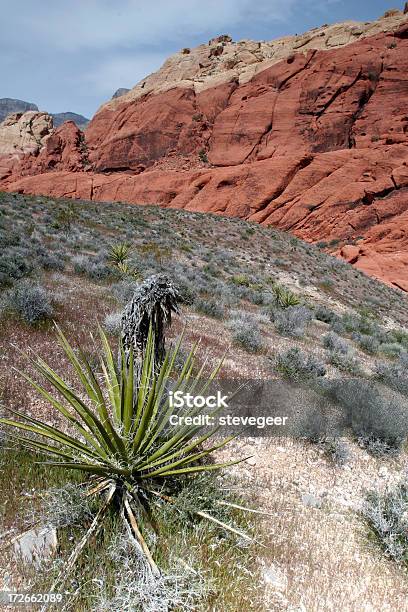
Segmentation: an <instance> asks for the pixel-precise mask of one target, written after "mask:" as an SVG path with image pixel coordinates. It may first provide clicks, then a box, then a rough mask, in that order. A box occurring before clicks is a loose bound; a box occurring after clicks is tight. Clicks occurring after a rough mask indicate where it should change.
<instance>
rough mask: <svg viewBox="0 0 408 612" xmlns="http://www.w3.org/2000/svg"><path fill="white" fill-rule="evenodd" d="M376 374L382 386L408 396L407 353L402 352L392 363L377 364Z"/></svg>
mask: <svg viewBox="0 0 408 612" xmlns="http://www.w3.org/2000/svg"><path fill="white" fill-rule="evenodd" d="M376 374H377V377H378V379H379V380H381V381H382V382H383V383H384V384H386V385H388V386H389V387H391V389H395V390H396V391H399V393H403V394H404V395H408V353H406V352H403V353H401V355H400V356H399V358H398V360H397V361H396V362H394V363H391V364H388V363H383V362H380V363H377V365H376Z"/></svg>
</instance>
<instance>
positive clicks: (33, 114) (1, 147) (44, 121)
mask: <svg viewBox="0 0 408 612" xmlns="http://www.w3.org/2000/svg"><path fill="white" fill-rule="evenodd" d="M52 128H53V123H52V117H51V116H50V115H49V114H48V113H41V112H37V111H27V112H25V113H13V114H11V115H9V116H8V117H7V118H6V119H5V120H4V121H3V122H2V123H0V156H5V155H14V154H21V153H30V154H36V153H37V152H38V151H39V150H40V149H41V148H42V147H43V146H44V144H45V142H46V140H47V138H48V136H49V135H50V133H51V131H52Z"/></svg>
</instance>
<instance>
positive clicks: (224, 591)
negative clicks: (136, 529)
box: [0, 193, 408, 612]
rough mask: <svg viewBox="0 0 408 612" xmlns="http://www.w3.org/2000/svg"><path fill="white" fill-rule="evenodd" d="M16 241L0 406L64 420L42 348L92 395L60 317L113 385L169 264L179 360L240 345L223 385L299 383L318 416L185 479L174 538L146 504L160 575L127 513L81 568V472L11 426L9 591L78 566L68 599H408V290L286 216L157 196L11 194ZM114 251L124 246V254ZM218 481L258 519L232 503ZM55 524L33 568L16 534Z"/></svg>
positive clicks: (41, 586)
mask: <svg viewBox="0 0 408 612" xmlns="http://www.w3.org/2000/svg"><path fill="white" fill-rule="evenodd" d="M0 241H1V243H0V244H1V253H0V290H1V292H0V353H1V363H2V367H1V370H0V417H2V416H5V415H7V416H10V414H13V413H11V412H10V411H12V410H16V411H19V412H20V413H21V412H24V413H25V414H27V415H29V418H30V419H34V420H37V422H38V421H45V422H46V423H47V424H48V426H52V427H64V419H63V415H62V414H61V413H59V412H58V410H56V409H55V406H52V405H51V404H50V402H49V396H47V395H45V396H44V395H41V394H40V393H39V389H38V388H32V387H31V386H30V384H29V381H28V380H27V379H24V378H23V377H22V374H21V371H23V372H25V373H26V374H28V375H29V376H33V375H34V376H35V374H34V368H33V365H34V361H27V359H26V355H25V353H26V351H29V354H30V355H31V357H32V358H33V359H35V355H36V354H38V356H39V357H40V358H42V359H45V360H46V361H47V362H48V363H49V364H50V365H51V367H52V368H54V369H55V370H56V371H57V372H58V373H59V375H60V376H62V377H63V378H64V379H65V380H67V381H68V382H69V385H70V386H72V388H74V389H75V388H76V386H77V384H78V381H77V377H76V372H75V369H74V368H71V367H70V364H69V359H68V358H67V355H66V354H65V353H64V351H63V350H62V348H61V346H59V345H58V343H57V339H56V333H55V328H54V325H53V321H56V322H57V323H58V325H59V326H60V328H61V329H63V331H64V333H65V334H66V337H67V338H68V339H69V341H70V342H73V343H75V346H77V345H79V346H81V347H82V351H83V355H84V356H86V359H87V362H88V363H89V365H90V368H91V369H92V372H93V373H94V375H95V377H96V378H97V379H98V380H101V379H102V378H103V372H102V370H101V363H100V361H99V357H100V352H99V351H100V349H99V344H98V340H97V338H98V324H99V325H101V327H102V328H103V330H105V332H106V334H107V337H108V339H109V342H111V343H112V346H114V343H115V342H116V340H117V338H118V334H119V332H120V326H121V314H122V311H123V308H124V306H125V304H126V303H127V302H128V301H129V300H130V299H131V298H132V296H133V295H134V293H135V291H136V289H137V287H138V286H140V283H141V282H143V281H145V280H146V279H147V278H151V276H152V275H157V274H165V275H167V276H168V277H169V278H171V280H172V282H174V284H175V286H177V288H178V291H179V293H180V308H181V311H180V313H179V314H178V315H176V316H175V317H174V318H173V323H172V326H171V328H170V330H169V332H168V338H167V341H168V346H170V344H171V342H172V341H173V340H174V339H175V338H177V337H179V335H180V333H181V331H182V330H183V328H184V327H185V335H184V339H183V343H182V352H181V355H180V361H179V362H178V363H177V364H176V369H177V371H178V372H179V371H180V368H181V367H182V364H183V360H184V359H185V356H186V355H188V351H189V349H190V348H191V346H192V345H193V344H194V343H195V342H196V341H198V340H199V341H200V344H199V348H198V365H199V367H201V365H203V364H207V365H206V366H205V368H207V369H208V368H209V369H211V368H212V366H213V365H214V364H216V363H217V361H218V359H219V358H220V357H222V356H223V355H224V353H225V351H227V353H226V358H225V361H224V365H223V367H222V370H221V373H220V377H221V380H222V379H231V380H232V379H234V380H237V381H238V380H239V381H242V380H246V379H253V380H256V381H257V383H258V384H259V382H260V381H263V380H265V381H268V380H271V381H274V382H275V383H276V384H279V385H281V384H285V385H287V387H286V389H287V390H288V393H292V391H290V390H291V389H292V390H293V393H294V395H288V396H287V399H286V401H285V403H284V406H283V408H284V409H285V410H292V409H293V406H292V400H293V399H294V398H296V397H297V395H296V393H297V392H298V391H296V390H299V389H300V390H301V396H300V397H301V403H300V404H299V410H300V415H301V417H302V419H304V422H305V424H307V425H308V427H307V428H306V427H305V428H304V429H303V430H302V436H299V437H297V436H281V437H274V436H272V437H269V436H265V437H257V436H255V437H251V436H248V435H246V434H245V435H241V436H239V437H238V438H237V439H235V440H234V441H232V442H231V443H230V444H229V445H228V446H227V447H225V448H224V449H221V450H218V451H217V460H222V461H230V460H239V459H240V460H243V461H242V462H241V463H238V464H237V465H233V466H231V467H229V468H228V469H227V470H225V472H224V474H223V476H222V477H216V478H215V480H214V479H210V480H208V479H207V480H201V479H200V478H196V479H194V480H193V481H192V483H191V484H188V482H187V485H186V486H185V485H183V488H181V489H176V491H175V492H174V491H173V493H172V494H173V495H174V496H175V497H174V504H175V509H174V510H172V509H171V508H166V507H165V506H164V505H163V503H159V502H160V499H159V500H157V499H156V500H153V502H154V503H153V504H152V513H153V518H151V516H150V515H149V517H150V520H151V522H152V525H153V526H154V528H155V530H156V531H157V533H158V534H159V535H160V538H159V539H156V538H155V537H154V530H153V528H152V526H151V525H150V522H149V521H148V520H147V519H146V517H145V516H144V514H143V510H142V509H141V508H139V510H138V513H137V517H138V520H140V521H141V523H140V524H141V525H142V526H143V530H144V532H145V533H146V534H147V535H146V538H147V541H148V544H149V546H150V548H151V550H152V553H153V555H154V558H155V559H156V560H158V562H160V565H161V568H162V579H160V580H161V581H160V580H158V579H157V578H156V579H155V580H153V579H152V578H149V577H148V576H147V577H146V572H145V573H143V572H142V570H141V567H140V565H137V564H136V565H135V563H136V561H135V557H134V552H135V551H134V549H129V546H130V544H129V540H126V537H125V536H126V533H123V530H122V529H121V527H120V524H118V523H117V522H115V521H114V520H113V519H112V521H111V522H110V523H109V524H108V525H106V526H105V528H104V531H103V533H102V534H101V535H100V536H98V537H95V538H93V539H91V540H90V542H89V543H88V544H87V546H86V547H85V549H84V552H83V554H82V556H81V558H80V559H79V562H78V563H77V565H76V566H75V567H74V568H73V569H72V571H71V572H65V570H66V567H67V563H68V558H69V555H70V554H71V552H72V548H73V545H74V542H75V541H77V542H78V541H80V540H81V538H82V537H83V536H84V534H85V533H86V530H87V529H88V527H89V525H90V523H91V520H92V519H93V517H94V516H95V515H96V508H95V505H92V504H91V502H90V501H89V502H88V501H87V499H88V498H85V499H83V497H81V493H82V492H83V491H84V485H83V484H82V481H83V477H82V475H81V474H79V475H78V473H77V472H74V471H72V470H71V471H68V472H67V471H66V470H62V468H55V467H53V468H50V467H49V466H42V465H38V463H37V460H39V459H43V457H42V455H41V452H40V451H41V448H40V449H39V453H40V454H39V455H38V456H37V455H34V456H33V455H32V454H31V453H30V452H29V451H28V450H27V448H26V447H25V445H24V444H23V445H22V446H21V445H15V441H14V437H13V436H12V435H10V434H11V432H10V429H9V428H6V427H5V426H4V427H2V437H1V438H0V466H1V470H0V490H1V491H2V499H3V500H6V501H5V503H4V504H2V505H1V506H0V534H1V538H2V540H1V541H2V562H1V563H0V585H1V588H2V589H3V590H10V591H21V590H23V591H24V592H26V591H27V590H28V592H30V593H33V592H49V591H50V588H51V584H52V583H53V581H54V580H55V579H56V577H57V576H58V575H59V574H60V572H61V569H62V570H63V572H64V577H65V578H66V583H65V585H64V597H65V599H64V604H65V609H67V610H84V611H85V610H86V611H88V610H89V611H91V610H92V611H95V612H96V611H97V612H101V610H106V611H108V610H132V611H133V610H140V609H143V610H145V611H147V610H149V611H153V610H159V609H160V610H170V609H174V607H175V606H177V607H178V609H182V610H200V611H201V610H202V611H203V612H207V611H209V610H214V609H216V610H228V611H231V612H234V611H238V610H242V609H247V610H252V611H254V612H258V611H260V610H268V611H276V612H281V611H288V612H289V611H290V610H292V611H293V610H307V611H309V610H310V611H314V610H334V609H345V610H350V611H353V612H354V611H356V612H360V611H361V610H363V609H364V610H366V609H369V610H375V611H377V610H378V612H379V611H380V610H381V611H383V610H390V611H391V610H392V611H394V610H401V611H402V610H405V609H406V601H407V594H408V582H407V573H406V555H407V550H408V539H407V535H406V522H405V521H406V514H407V511H408V496H407V487H406V472H405V469H406V460H407V454H406V433H407V431H408V428H406V427H405V426H404V424H403V420H401V414H402V413H403V412H404V411H405V414H406V413H407V410H408V406H407V401H408V400H407V394H408V387H407V380H408V377H407V371H408V369H407V368H408V359H407V355H408V332H407V325H408V308H407V297H406V295H405V294H403V293H402V292H401V291H399V290H396V289H393V288H390V287H387V286H386V285H384V284H383V283H380V282H377V281H376V280H374V279H372V278H370V277H368V276H366V275H365V274H363V273H362V272H360V271H358V270H356V269H355V268H353V267H352V266H351V265H349V264H348V263H346V262H344V261H341V260H338V259H335V258H332V257H330V256H328V255H327V254H326V253H324V252H323V251H322V250H321V248H319V247H318V246H316V245H310V244H308V243H306V242H304V241H302V240H299V239H297V238H295V237H293V236H290V234H288V233H285V232H282V231H280V230H276V229H274V228H272V227H265V226H260V225H258V224H256V223H248V222H246V221H243V220H240V219H234V218H223V217H220V216H218V215H212V214H202V213H195V212H190V211H181V210H171V209H167V210H162V209H161V208H160V207H157V206H156V207H155V206H130V205H126V204H122V203H120V202H113V203H98V204H96V203H94V202H91V201H76V202H72V201H70V200H68V199H62V200H60V199H57V198H47V197H31V196H24V195H18V194H10V193H2V194H0ZM114 252H116V253H120V252H122V253H124V256H123V260H124V261H122V265H120V266H117V265H115V264H114V262H113V259H112V253H114ZM76 352H77V349H76ZM78 354H79V353H78ZM205 371H207V370H205ZM49 380H50V379H49ZM47 388H49V387H47ZM81 397H83V395H81ZM322 399H323V400H324V402H323V404H322ZM333 400H335V401H336V405H338V406H339V407H341V409H342V410H345V412H346V414H349V415H351V416H352V418H351V419H350V418H349V421H348V427H347V430H344V429H343V430H342V432H341V435H335V434H334V433H333V432H331V429H330V428H331V425H332V422H331V421H330V419H328V418H327V412H326V405H327V403H328V402H332V401H333ZM317 417H319V418H317ZM19 418H21V417H19ZM32 422H35V421H32ZM63 431H64V432H65V433H69V432H70V428H69V427H68V428H67V429H65V428H64V429H63ZM31 439H32V438H30V434H29V433H28V438H26V444H27V443H28V441H29V440H31ZM80 439H82V438H80ZM90 482H91V484H92V483H93V484H92V486H94V485H95V481H93V480H92V478H91V481H90ZM163 486H164V484H163V483H159V488H158V491H163V488H162V487H163ZM165 490H167V489H165ZM220 491H221V492H222V495H223V496H224V495H225V494H226V492H229V493H230V494H233V495H234V497H233V503H235V504H238V506H242V505H243V506H245V507H247V508H250V509H253V510H255V513H254V514H251V515H248V514H246V515H244V517H243V516H242V513H240V512H238V510H239V508H238V510H237V511H236V512H235V513H233V514H231V513H229V514H228V513H226V508H225V506H222V505H221V506H220V505H217V500H218V502H219V497H217V496H219V495H220ZM214 496H215V497H214ZM387 496H388V497H387ZM222 499H224V497H223V498H222ZM222 499H221V503H224V502H223V501H222ZM197 509H200V511H201V510H203V511H206V512H207V513H208V512H210V513H211V514H213V515H214V516H215V517H217V520H220V521H222V523H221V528H220V525H219V524H218V525H212V526H211V525H210V526H209V525H208V524H207V523H206V522H205V521H204V520H203V519H200V520H199V519H198V518H197V517H195V518H194V521H193V524H191V521H190V519H191V513H192V512H193V511H195V510H197ZM226 522H227V523H228V525H232V526H233V528H234V529H236V530H238V531H235V532H231V531H228V530H227V529H223V528H222V526H223V524H224V525H225V523H226ZM38 523H39V524H40V525H45V526H46V529H47V530H48V531H46V532H47V533H48V535H49V537H50V538H51V544H49V546H50V548H51V554H50V555H49V556H48V557H46V558H45V559H43V560H42V563H41V564H40V565H38V564H37V562H33V560H32V559H31V562H28V563H27V559H26V562H25V563H23V564H22V563H21V562H19V561H18V559H19V556H18V552H19V551H20V548H19V544H18V542H20V540H19V539H15V538H18V536H19V535H20V534H21V533H22V532H24V531H25V530H32V529H33V525H34V526H35V525H37V524H38ZM29 532H30V533H31V534H32V531H29ZM245 534H247V535H245ZM248 534H249V535H250V536H251V538H250V541H249V542H248ZM245 538H246V539H245ZM10 542H11V544H10ZM21 546H22V544H21ZM26 546H27V544H26ZM132 551H133V552H132ZM20 552H21V551H20ZM48 552H49V551H48ZM136 559H137V556H136ZM34 561H35V560H34ZM139 604H140V606H139ZM51 609H55V608H54V607H52V608H51ZM57 609H58V608H57Z"/></svg>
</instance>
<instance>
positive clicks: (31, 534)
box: [13, 526, 58, 567]
mask: <svg viewBox="0 0 408 612" xmlns="http://www.w3.org/2000/svg"><path fill="white" fill-rule="evenodd" d="M13 545H14V552H15V554H16V555H18V556H19V557H21V559H22V560H23V561H24V563H33V564H34V565H35V566H36V567H38V566H39V565H40V564H41V561H42V560H43V559H48V558H49V557H51V556H52V555H53V554H54V553H55V551H56V549H57V546H58V538H57V530H56V529H55V527H53V526H46V527H40V528H37V529H30V531H27V532H25V533H24V534H23V535H22V536H20V537H19V538H17V539H16V540H15V541H14V544H13Z"/></svg>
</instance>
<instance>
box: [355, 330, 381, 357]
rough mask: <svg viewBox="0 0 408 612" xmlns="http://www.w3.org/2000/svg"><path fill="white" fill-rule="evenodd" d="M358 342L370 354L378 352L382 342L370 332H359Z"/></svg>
mask: <svg viewBox="0 0 408 612" xmlns="http://www.w3.org/2000/svg"><path fill="white" fill-rule="evenodd" d="M358 344H359V346H360V348H362V349H363V351H365V352H366V353H370V355H374V354H375V353H378V350H379V348H380V343H379V341H378V340H377V338H375V337H374V336H369V335H368V334H359V336H358Z"/></svg>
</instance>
